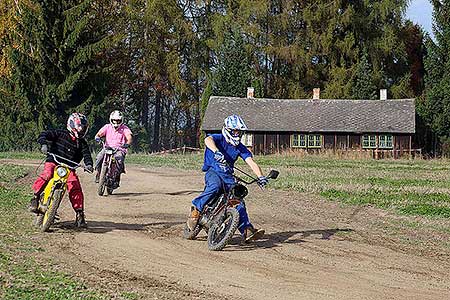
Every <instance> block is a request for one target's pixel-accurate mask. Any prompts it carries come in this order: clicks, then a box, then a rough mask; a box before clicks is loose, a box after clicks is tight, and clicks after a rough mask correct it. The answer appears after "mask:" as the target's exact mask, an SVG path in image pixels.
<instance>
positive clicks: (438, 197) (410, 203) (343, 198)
mask: <svg viewBox="0 0 450 300" xmlns="http://www.w3.org/2000/svg"><path fill="white" fill-rule="evenodd" d="M320 195H321V196H323V197H325V198H326V199H329V200H333V201H340V202H343V203H347V204H352V205H367V204H370V205H373V206H375V207H378V208H384V209H394V210H397V211H398V212H400V213H403V214H408V215H420V216H428V217H444V218H450V195H448V194H440V193H431V194H420V193H390V192H383V191H380V190H369V191H366V192H348V191H339V190H327V191H323V192H321V193H320Z"/></svg>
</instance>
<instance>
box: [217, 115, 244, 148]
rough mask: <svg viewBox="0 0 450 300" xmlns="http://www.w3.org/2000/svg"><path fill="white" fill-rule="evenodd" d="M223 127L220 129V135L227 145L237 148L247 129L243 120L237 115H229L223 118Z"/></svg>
mask: <svg viewBox="0 0 450 300" xmlns="http://www.w3.org/2000/svg"><path fill="white" fill-rule="evenodd" d="M224 123H225V124H224V126H223V128H222V134H223V136H224V137H225V140H226V141H227V143H229V144H231V145H233V146H237V145H239V143H240V141H241V138H242V136H243V135H244V133H245V131H246V130H247V129H248V128H247V125H245V123H244V120H242V118H241V117H239V116H238V115H231V116H229V117H227V118H225V121H224Z"/></svg>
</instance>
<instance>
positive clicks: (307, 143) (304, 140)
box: [291, 134, 322, 148]
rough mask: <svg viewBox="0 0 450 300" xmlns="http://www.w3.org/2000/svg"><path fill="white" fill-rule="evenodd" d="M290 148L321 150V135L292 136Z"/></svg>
mask: <svg viewBox="0 0 450 300" xmlns="http://www.w3.org/2000/svg"><path fill="white" fill-rule="evenodd" d="M291 145H292V148H321V147H322V135H320V134H308V135H307V134H293V135H292V136H291Z"/></svg>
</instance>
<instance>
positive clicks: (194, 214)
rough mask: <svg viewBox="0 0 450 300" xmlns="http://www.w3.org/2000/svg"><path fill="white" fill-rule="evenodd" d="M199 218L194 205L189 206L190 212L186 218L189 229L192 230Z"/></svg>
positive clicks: (198, 212)
mask: <svg viewBox="0 0 450 300" xmlns="http://www.w3.org/2000/svg"><path fill="white" fill-rule="evenodd" d="M199 218H200V211H198V209H197V208H196V207H195V206H192V207H191V214H190V216H189V218H188V220H187V226H188V228H189V230H194V228H195V226H197V222H198V219H199Z"/></svg>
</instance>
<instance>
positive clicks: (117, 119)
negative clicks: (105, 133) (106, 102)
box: [109, 110, 123, 128]
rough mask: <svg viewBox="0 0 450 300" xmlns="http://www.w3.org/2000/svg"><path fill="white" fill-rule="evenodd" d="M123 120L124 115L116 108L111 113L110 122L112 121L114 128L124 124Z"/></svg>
mask: <svg viewBox="0 0 450 300" xmlns="http://www.w3.org/2000/svg"><path fill="white" fill-rule="evenodd" d="M122 122H123V116H122V113H121V112H120V111H118V110H115V111H113V112H112V113H111V114H110V115H109V123H111V125H112V126H113V127H114V128H118V127H119V126H120V125H121V124H122Z"/></svg>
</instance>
